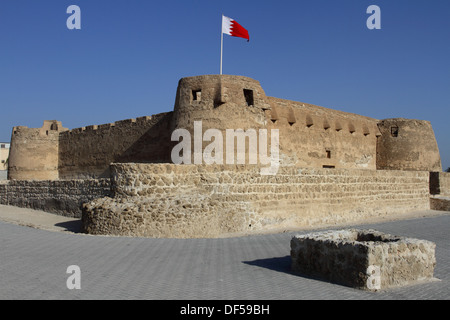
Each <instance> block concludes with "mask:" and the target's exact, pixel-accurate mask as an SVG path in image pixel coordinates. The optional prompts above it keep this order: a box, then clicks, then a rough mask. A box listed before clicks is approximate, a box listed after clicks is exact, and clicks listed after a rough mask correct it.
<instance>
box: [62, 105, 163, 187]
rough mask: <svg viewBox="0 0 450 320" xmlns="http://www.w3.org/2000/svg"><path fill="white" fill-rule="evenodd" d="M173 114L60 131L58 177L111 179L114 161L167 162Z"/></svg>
mask: <svg viewBox="0 0 450 320" xmlns="http://www.w3.org/2000/svg"><path fill="white" fill-rule="evenodd" d="M170 118H171V113H161V114H157V115H154V116H146V117H140V118H136V119H127V120H122V121H116V122H114V123H109V124H103V125H91V126H87V127H83V128H77V129H73V130H69V131H66V132H63V133H61V135H60V138H59V168H58V170H59V178H60V179H92V178H109V175H110V174H109V165H110V164H111V163H112V162H143V163H146V162H150V163H151V162H168V161H169V160H170V158H169V157H168V155H170V145H169V143H170V135H169V132H170V130H169V125H170Z"/></svg>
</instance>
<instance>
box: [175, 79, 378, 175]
mask: <svg viewBox="0 0 450 320" xmlns="http://www.w3.org/2000/svg"><path fill="white" fill-rule="evenodd" d="M173 119H174V121H173V128H174V129H177V128H183V129H187V130H189V131H190V132H191V133H193V124H194V121H200V120H201V121H202V126H203V129H204V130H207V129H210V128H214V129H218V130H221V131H222V134H223V135H224V136H225V130H226V129H237V128H239V129H243V130H247V129H255V130H259V129H267V130H268V131H269V133H270V132H271V130H272V129H278V130H279V141H280V157H281V159H280V160H281V165H282V166H283V165H298V166H304V167H315V168H322V167H334V168H349V169H351V168H359V169H372V170H375V169H376V147H377V145H376V143H377V137H378V136H379V135H380V132H379V129H378V127H377V123H378V120H376V119H372V118H369V117H364V116H360V115H356V114H351V113H346V112H341V111H336V110H332V109H328V108H324V107H319V106H315V105H311V104H306V103H301V102H294V101H289V100H284V99H278V98H274V97H268V96H266V94H265V92H264V90H263V89H262V88H261V86H260V84H259V82H258V81H256V80H253V79H250V78H247V77H241V76H230V75H222V76H219V75H208V76H196V77H188V78H183V79H181V80H180V82H179V84H178V89H177V97H176V102H175V107H174V117H173ZM206 145H207V143H204V144H203V147H205V146H206ZM224 163H225V162H224Z"/></svg>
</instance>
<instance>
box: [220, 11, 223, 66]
mask: <svg viewBox="0 0 450 320" xmlns="http://www.w3.org/2000/svg"><path fill="white" fill-rule="evenodd" d="M222 57H223V14H222V28H221V29H220V74H222Z"/></svg>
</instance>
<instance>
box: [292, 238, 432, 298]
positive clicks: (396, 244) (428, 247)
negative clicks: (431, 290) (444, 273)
mask: <svg viewBox="0 0 450 320" xmlns="http://www.w3.org/2000/svg"><path fill="white" fill-rule="evenodd" d="M435 248H436V245H435V244H434V243H433V242H430V241H426V240H420V239H413V238H406V237H399V236H393V235H389V234H384V233H381V232H378V231H376V230H358V229H344V230H334V231H323V232H317V233H310V234H306V235H300V236H295V237H293V238H292V239H291V259H292V265H291V267H292V270H293V271H294V272H297V273H299V274H301V275H305V276H310V277H314V278H319V279H323V280H326V281H330V282H333V283H337V284H341V285H345V286H349V287H354V288H357V289H363V290H369V291H378V290H382V289H388V288H392V287H399V286H404V285H410V284H415V283H418V282H421V281H425V280H431V279H433V273H434V268H435V265H436V258H435Z"/></svg>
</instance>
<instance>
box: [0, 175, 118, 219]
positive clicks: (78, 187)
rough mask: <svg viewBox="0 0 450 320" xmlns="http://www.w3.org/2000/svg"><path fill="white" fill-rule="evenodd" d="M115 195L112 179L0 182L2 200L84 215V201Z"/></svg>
mask: <svg viewBox="0 0 450 320" xmlns="http://www.w3.org/2000/svg"><path fill="white" fill-rule="evenodd" d="M109 195H111V183H110V179H98V180H42V181H32V180H10V181H1V182H0V204H3V205H12V206H17V207H24V208H31V209H36V210H44V211H46V212H51V213H56V214H59V215H63V216H68V217H81V206H82V204H83V203H85V202H88V201H91V200H93V199H95V198H99V197H105V196H109Z"/></svg>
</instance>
